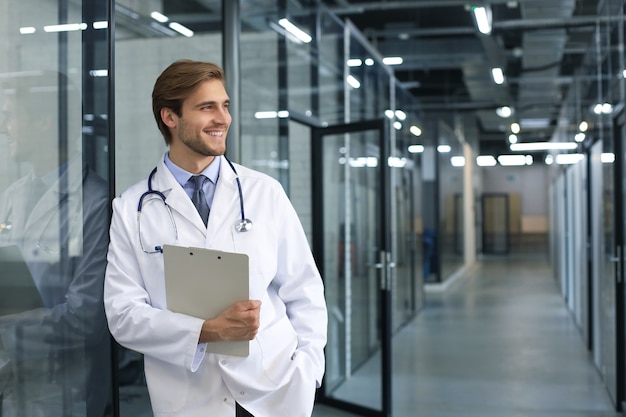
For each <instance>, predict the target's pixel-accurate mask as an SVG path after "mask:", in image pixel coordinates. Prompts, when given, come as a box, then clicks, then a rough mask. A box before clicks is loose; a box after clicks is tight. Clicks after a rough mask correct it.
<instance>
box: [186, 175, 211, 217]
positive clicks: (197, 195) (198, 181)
mask: <svg viewBox="0 0 626 417" xmlns="http://www.w3.org/2000/svg"><path fill="white" fill-rule="evenodd" d="M205 180H207V177H205V176H204V175H194V176H193V177H191V178H190V179H189V181H192V182H193V194H192V195H191V201H192V202H193V205H194V206H196V208H197V209H198V213H200V217H202V221H203V222H204V225H205V226H206V225H207V222H208V221H209V205H208V204H207V202H206V196H205V195H204V190H203V189H202V186H203V185H204V181H205Z"/></svg>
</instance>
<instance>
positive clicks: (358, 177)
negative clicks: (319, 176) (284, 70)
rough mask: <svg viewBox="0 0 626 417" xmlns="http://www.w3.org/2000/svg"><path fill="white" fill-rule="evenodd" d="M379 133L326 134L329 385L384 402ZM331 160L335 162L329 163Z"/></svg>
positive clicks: (340, 392) (334, 393) (335, 392)
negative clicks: (380, 269) (379, 220)
mask: <svg viewBox="0 0 626 417" xmlns="http://www.w3.org/2000/svg"><path fill="white" fill-rule="evenodd" d="M377 143H378V141H377V132H374V133H373V134H368V133H351V134H349V135H334V136H328V137H325V138H324V160H325V166H324V173H323V175H324V178H323V183H324V202H325V203H324V224H325V226H324V242H325V243H324V244H325V247H326V252H327V253H326V254H325V257H324V258H325V260H326V263H325V271H324V278H325V282H326V300H327V303H328V307H329V311H330V314H331V317H330V320H329V323H330V325H329V334H328V338H329V341H328V346H329V348H327V362H328V364H327V371H326V390H327V394H328V395H329V396H331V397H334V398H337V399H341V400H343V401H347V402H351V403H355V404H359V405H363V406H366V407H370V408H374V409H381V408H382V397H381V395H382V389H381V381H382V377H381V375H382V368H381V356H380V333H379V329H380V320H381V311H380V307H379V306H380V299H379V286H378V269H376V266H375V265H376V262H377V254H378V251H379V250H380V249H379V246H378V243H377V242H378V236H379V233H380V230H379V229H378V228H379V227H380V225H379V222H378V210H379V207H378V197H379V190H380V183H379V176H378V170H377V169H376V166H377V164H375V165H371V166H368V165H367V164H361V163H359V161H360V160H362V159H365V160H368V161H378V160H379V159H380V156H379V150H378V145H377ZM326 161H327V162H326Z"/></svg>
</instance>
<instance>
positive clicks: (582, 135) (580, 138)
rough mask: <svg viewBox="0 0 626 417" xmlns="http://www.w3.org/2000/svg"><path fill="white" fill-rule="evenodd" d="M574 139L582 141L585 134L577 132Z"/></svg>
mask: <svg viewBox="0 0 626 417" xmlns="http://www.w3.org/2000/svg"><path fill="white" fill-rule="evenodd" d="M574 140H575V141H576V142H578V143H580V142H583V141H584V140H585V134H584V133H583V132H578V133H576V135H574Z"/></svg>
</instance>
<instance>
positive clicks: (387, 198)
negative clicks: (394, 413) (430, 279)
mask: <svg viewBox="0 0 626 417" xmlns="http://www.w3.org/2000/svg"><path fill="white" fill-rule="evenodd" d="M309 126H311V129H312V130H311V141H312V143H311V166H312V170H313V175H312V196H313V198H312V200H313V202H312V204H313V207H312V213H313V236H312V239H313V242H312V247H313V253H314V255H315V258H316V259H317V262H318V266H319V269H320V270H322V271H323V270H324V268H323V263H324V259H323V254H324V236H323V232H324V219H323V217H324V216H323V213H324V210H323V208H324V201H323V195H324V194H323V188H324V184H323V180H322V177H321V175H320V173H321V172H323V171H322V170H323V164H324V161H323V152H322V145H323V143H322V141H323V137H324V136H327V135H337V134H344V133H358V132H363V131H368V130H377V131H378V132H379V146H380V150H381V154H380V161H388V159H389V155H390V143H389V134H388V132H389V124H388V121H387V120H386V119H376V120H368V121H362V122H355V123H348V124H337V125H332V126H324V127H320V126H319V125H310V124H309ZM378 169H379V176H380V184H381V190H380V195H379V200H378V201H379V204H380V213H379V224H380V226H381V227H380V229H379V237H378V240H379V242H380V250H379V259H378V264H377V267H378V271H379V275H378V278H379V282H380V287H379V288H380V295H381V297H380V300H381V305H380V309H381V313H382V317H381V321H380V326H381V329H380V330H381V361H382V363H381V365H382V366H381V371H382V374H381V379H382V380H381V389H382V393H381V394H382V410H375V409H372V408H369V407H365V406H361V405H358V404H354V403H350V402H347V401H343V400H338V399H336V398H331V397H328V396H326V395H325V393H324V391H323V390H320V391H319V401H320V402H321V403H324V404H328V405H330V406H333V407H336V408H338V409H342V410H346V411H349V412H353V413H357V414H358V415H362V416H368V417H390V416H391V402H392V398H391V394H392V387H391V325H392V324H391V314H392V311H391V308H392V306H391V268H392V267H393V265H392V262H391V259H392V257H391V246H392V245H391V243H392V242H391V239H392V237H391V227H392V225H391V223H390V218H391V216H390V214H391V184H390V168H389V164H388V163H380V164H379V166H378Z"/></svg>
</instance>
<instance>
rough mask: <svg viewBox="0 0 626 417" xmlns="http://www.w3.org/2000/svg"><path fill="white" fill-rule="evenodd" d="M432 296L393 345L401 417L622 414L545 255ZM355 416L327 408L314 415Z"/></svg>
mask: <svg viewBox="0 0 626 417" xmlns="http://www.w3.org/2000/svg"><path fill="white" fill-rule="evenodd" d="M425 297H426V301H425V305H424V309H423V311H422V312H421V313H420V314H419V315H418V316H417V317H416V318H415V320H413V321H412V322H410V323H408V324H407V325H406V326H405V327H404V328H402V329H401V330H400V331H399V332H398V333H397V334H396V335H395V336H394V337H393V342H392V345H393V347H392V351H393V354H392V361H393V369H394V370H393V372H394V377H393V378H394V380H393V382H394V391H393V398H394V401H393V404H392V407H393V415H394V416H397V417H417V416H419V417H505V416H506V417H617V416H620V415H621V414H620V413H616V412H615V411H614V409H613V406H612V404H611V401H610V399H609V396H608V393H607V390H606V388H605V387H604V386H603V383H602V380H601V378H600V376H599V373H598V370H597V369H596V368H595V367H594V365H593V364H592V357H591V353H590V352H589V351H588V350H587V349H586V347H585V342H584V340H583V338H582V336H581V332H580V330H579V329H578V328H577V327H576V325H575V324H574V320H573V318H572V316H571V314H570V313H569V312H568V311H567V308H566V306H565V303H564V301H563V298H562V297H561V295H560V293H559V290H558V287H557V283H556V282H555V280H554V278H553V277H552V273H551V270H550V268H549V265H548V260H547V258H546V257H545V255H541V254H538V255H533V256H530V257H528V256H524V257H515V256H513V257H497V258H490V259H483V260H481V261H480V262H478V263H477V264H476V265H474V266H473V267H472V268H471V269H470V270H468V271H466V272H465V273H463V274H462V275H461V276H459V277H458V278H457V279H456V280H455V283H454V284H452V285H451V287H450V288H449V289H447V290H446V291H435V292H427V293H426V296H425ZM355 377H358V376H355ZM369 393H370V391H369V390H367V389H366V388H365V389H363V390H362V391H361V395H362V396H364V397H366V396H368V395H369ZM354 415H355V414H350V413H345V412H340V411H337V410H334V409H331V408H330V407H326V406H323V405H317V406H316V408H315V412H314V416H315V417H350V416H354Z"/></svg>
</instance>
